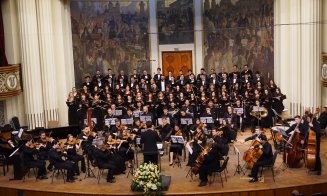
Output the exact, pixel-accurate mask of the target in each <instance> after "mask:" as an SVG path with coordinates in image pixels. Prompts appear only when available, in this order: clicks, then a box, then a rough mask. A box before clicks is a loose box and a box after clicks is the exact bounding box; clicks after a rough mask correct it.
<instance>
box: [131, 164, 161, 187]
mask: <svg viewBox="0 0 327 196" xmlns="http://www.w3.org/2000/svg"><path fill="white" fill-rule="evenodd" d="M132 187H133V188H134V190H140V191H144V193H149V192H158V191H160V189H161V177H160V172H159V169H158V166H157V165H155V164H153V163H143V164H142V165H140V167H139V168H138V169H136V171H135V173H134V178H133V180H132Z"/></svg>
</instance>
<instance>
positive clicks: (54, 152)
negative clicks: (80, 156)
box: [49, 141, 75, 182]
mask: <svg viewBox="0 0 327 196" xmlns="http://www.w3.org/2000/svg"><path fill="white" fill-rule="evenodd" d="M65 153H66V152H62V150H61V149H60V143H59V142H57V141H55V142H54V144H53V146H52V148H51V150H50V151H49V160H50V161H51V162H52V163H53V165H54V166H55V168H58V169H65V170H67V179H66V182H75V178H74V163H72V162H70V161H66V160H64V159H63V156H66V154H65Z"/></svg>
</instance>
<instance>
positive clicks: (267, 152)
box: [249, 134, 273, 183]
mask: <svg viewBox="0 0 327 196" xmlns="http://www.w3.org/2000/svg"><path fill="white" fill-rule="evenodd" d="M256 140H258V141H259V142H260V143H261V145H260V146H259V148H261V150H262V152H263V154H262V155H261V156H260V158H259V159H258V160H257V162H255V163H254V165H253V168H252V170H251V174H249V177H251V178H252V179H251V180H250V181H249V182H250V183H254V182H257V181H258V171H259V167H260V166H263V165H269V164H272V161H273V153H272V148H271V144H270V143H269V142H268V141H267V137H266V136H265V135H262V134H261V135H260V137H257V139H256ZM251 148H254V146H251Z"/></svg>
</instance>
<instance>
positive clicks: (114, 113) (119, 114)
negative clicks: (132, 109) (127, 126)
mask: <svg viewBox="0 0 327 196" xmlns="http://www.w3.org/2000/svg"><path fill="white" fill-rule="evenodd" d="M112 113H113V115H114V116H122V115H123V110H113V111H112Z"/></svg>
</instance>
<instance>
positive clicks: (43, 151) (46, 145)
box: [36, 131, 54, 160]
mask: <svg viewBox="0 0 327 196" xmlns="http://www.w3.org/2000/svg"><path fill="white" fill-rule="evenodd" d="M53 140H54V139H53V138H52V137H47V135H46V134H45V132H44V131H41V132H40V138H39V139H38V140H37V141H36V142H37V143H39V144H42V145H41V146H40V150H39V156H40V159H41V160H47V159H48V154H49V151H50V149H51V147H52V142H53Z"/></svg>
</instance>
